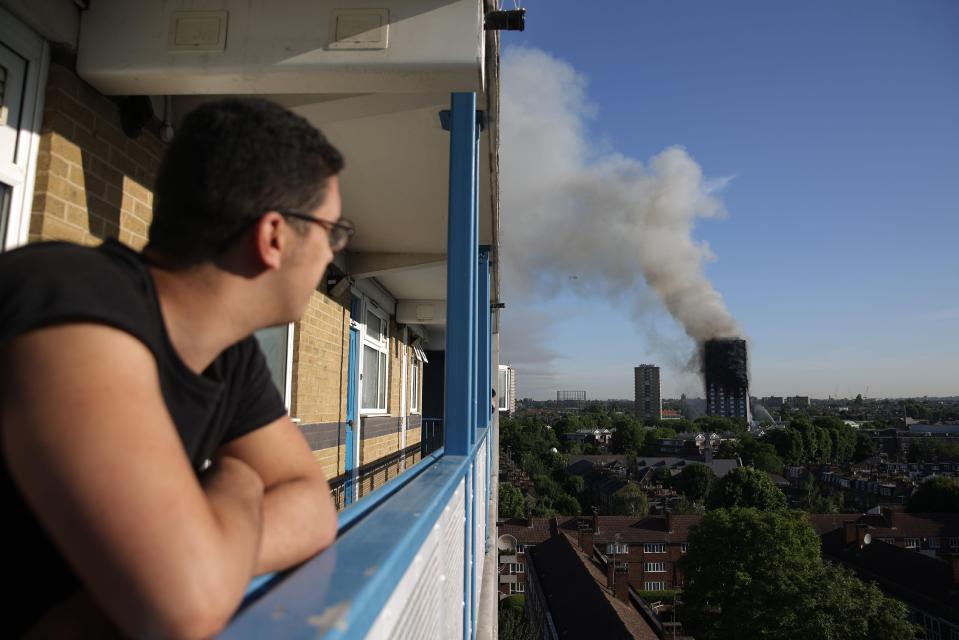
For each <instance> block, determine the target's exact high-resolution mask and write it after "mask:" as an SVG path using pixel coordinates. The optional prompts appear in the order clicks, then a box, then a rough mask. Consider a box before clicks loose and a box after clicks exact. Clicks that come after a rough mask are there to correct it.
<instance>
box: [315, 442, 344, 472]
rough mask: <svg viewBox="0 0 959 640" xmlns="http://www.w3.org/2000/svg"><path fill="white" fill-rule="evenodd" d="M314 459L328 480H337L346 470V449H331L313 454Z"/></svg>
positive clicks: (340, 447) (341, 447) (342, 447)
mask: <svg viewBox="0 0 959 640" xmlns="http://www.w3.org/2000/svg"><path fill="white" fill-rule="evenodd" d="M313 457H314V458H315V459H316V461H317V462H318V463H319V464H320V466H321V467H322V468H323V473H324V474H326V478H327V479H328V480H329V479H330V478H335V477H336V476H338V475H340V474H341V473H343V472H344V471H345V470H346V447H345V446H339V447H329V448H326V449H320V450H318V451H314V452H313Z"/></svg>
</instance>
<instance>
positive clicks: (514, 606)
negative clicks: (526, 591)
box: [499, 595, 536, 640]
mask: <svg viewBox="0 0 959 640" xmlns="http://www.w3.org/2000/svg"><path fill="white" fill-rule="evenodd" d="M525 607H526V598H524V597H523V596H522V595H513V596H509V597H508V598H503V599H502V600H500V601H499V638H500V640H536V634H535V633H534V632H533V629H532V628H531V627H530V624H529V622H528V621H527V620H526V617H525V615H524V613H523V610H524V608H525Z"/></svg>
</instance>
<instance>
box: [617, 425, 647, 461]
mask: <svg viewBox="0 0 959 640" xmlns="http://www.w3.org/2000/svg"><path fill="white" fill-rule="evenodd" d="M613 429H614V431H613V436H612V438H611V441H610V445H609V446H610V449H611V450H612V452H613V453H628V454H632V455H636V454H637V453H638V452H639V451H641V450H642V448H643V443H644V442H645V441H646V432H645V431H644V430H643V427H642V425H640V423H639V422H637V421H636V420H634V419H633V418H629V417H625V416H624V417H620V418H617V419H616V421H615V422H614V423H613Z"/></svg>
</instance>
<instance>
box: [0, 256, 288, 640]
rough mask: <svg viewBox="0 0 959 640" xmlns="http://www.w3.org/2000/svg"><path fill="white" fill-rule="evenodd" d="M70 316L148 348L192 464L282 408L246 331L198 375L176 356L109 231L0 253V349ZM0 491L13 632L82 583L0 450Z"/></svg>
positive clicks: (150, 292)
mask: <svg viewBox="0 0 959 640" xmlns="http://www.w3.org/2000/svg"><path fill="white" fill-rule="evenodd" d="M70 322H96V323H102V324H106V325H110V326H113V327H116V328H118V329H121V330H123V331H125V332H127V333H129V334H131V335H132V336H134V337H136V338H137V339H139V340H140V341H141V342H143V344H145V345H146V346H147V347H148V348H149V349H150V351H151V352H152V353H153V356H154V357H155V358H156V363H157V369H158V372H159V378H160V388H161V392H162V394H163V399H164V401H165V403H166V405H167V408H168V409H169V411H170V415H171V416H172V418H173V423H174V424H175V425H176V429H177V431H178V432H179V435H180V439H181V441H182V442H183V447H184V449H185V451H186V454H187V456H188V457H189V459H190V462H191V464H192V465H193V468H194V470H195V471H196V472H197V473H199V472H200V471H201V470H202V468H203V465H204V463H205V461H206V460H207V459H208V458H210V457H211V456H212V455H213V453H214V451H216V449H217V448H218V447H219V446H220V445H221V444H223V443H225V442H228V441H230V440H233V439H234V438H238V437H240V436H242V435H244V434H246V433H249V432H250V431H253V430H255V429H257V428H259V427H262V426H264V425H266V424H269V423H270V422H273V421H274V420H276V419H277V418H279V417H281V416H282V415H284V413H285V409H284V406H283V401H282V400H281V398H280V395H279V393H278V392H277V390H276V387H275V386H274V385H273V382H272V380H271V378H270V373H269V370H268V369H267V366H266V360H265V359H264V357H263V353H262V352H261V351H260V348H259V346H258V344H257V342H256V339H255V338H253V337H252V336H250V337H249V338H247V339H245V340H243V341H241V342H238V343H237V344H235V345H233V346H232V347H230V348H228V349H227V350H226V351H224V352H223V353H221V354H220V355H219V356H218V357H217V359H216V360H215V361H214V362H213V363H212V364H211V365H210V366H209V368H208V369H207V370H206V371H204V372H203V374H202V375H197V374H195V373H193V372H192V371H191V370H190V369H189V368H188V367H187V366H186V365H185V364H184V363H183V361H182V360H181V359H180V357H179V356H178V355H177V353H176V351H175V350H174V348H173V345H172V344H171V343H170V339H169V336H168V335H167V333H166V329H165V327H164V324H163V318H162V316H161V313H160V306H159V302H158V300H157V296H156V291H155V289H154V286H153V279H152V278H151V276H150V272H149V270H148V269H147V265H146V264H145V263H144V261H143V258H142V257H141V256H140V255H139V254H137V253H135V252H134V251H132V250H130V249H128V248H127V247H125V246H123V245H122V244H120V243H119V242H116V241H112V240H108V241H107V242H105V243H104V244H103V245H101V246H100V247H97V248H96V249H92V248H87V247H80V246H76V245H72V244H68V243H63V242H49V243H42V244H34V245H29V246H27V247H23V248H20V249H16V250H14V251H11V252H9V253H5V254H2V255H0V350H2V349H4V348H5V347H6V346H7V345H8V344H9V343H10V341H11V340H12V339H13V338H15V337H16V336H18V335H20V334H23V333H25V332H27V331H31V330H33V329H38V328H41V327H45V326H50V325H56V324H65V323H70ZM3 375H6V372H5V371H2V370H0V376H3ZM118 392H120V391H119V390H118ZM50 401H51V402H56V397H51V398H50ZM0 428H4V429H5V428H7V427H6V425H2V424H0ZM130 428H131V429H136V428H137V425H135V424H131V425H130ZM75 437H78V438H82V437H83V434H82V433H77V434H75ZM65 450H66V448H65ZM117 455H123V452H122V451H118V452H117ZM118 480H120V479H118ZM0 491H2V494H0V495H2V497H3V514H4V518H3V519H4V528H5V529H6V533H7V535H6V536H4V537H5V538H6V540H5V546H6V549H7V562H5V563H4V568H5V569H6V571H5V572H4V573H5V576H4V577H5V579H6V582H7V583H8V584H10V585H12V586H13V589H12V591H11V593H10V594H9V595H8V596H6V597H5V599H6V606H5V607H4V608H5V609H6V610H7V612H8V614H7V617H6V619H5V620H4V628H5V631H6V633H7V634H11V633H12V634H13V635H16V636H19V635H20V634H21V633H23V632H24V631H25V630H26V628H27V627H28V626H29V625H30V624H31V623H32V622H33V621H34V620H35V619H36V618H37V617H38V616H39V614H40V613H42V612H43V611H45V610H46V609H48V608H49V607H51V606H52V605H54V604H56V603H57V602H59V601H60V600H62V599H63V598H64V597H66V596H68V595H70V594H72V593H73V592H75V591H76V590H77V589H78V588H79V586H80V582H79V580H78V578H77V576H76V574H75V573H74V572H73V570H72V569H71V568H70V566H69V565H68V564H67V563H66V561H65V560H64V558H63V557H62V556H61V554H60V552H59V551H58V550H57V548H56V546H55V545H54V544H53V542H52V541H51V540H50V538H49V537H48V536H47V534H46V532H45V531H44V530H43V528H42V526H41V525H40V523H39V522H38V521H37V520H36V518H35V517H34V515H33V513H32V511H31V510H30V508H29V506H28V505H27V504H26V503H25V502H24V500H23V498H22V496H21V495H20V491H19V489H18V488H17V486H16V485H15V483H14V482H13V479H12V478H11V476H10V472H9V469H8V466H7V458H6V452H4V455H3V459H2V461H0ZM171 526H176V525H175V523H171ZM11 618H12V620H11ZM11 624H12V628H11Z"/></svg>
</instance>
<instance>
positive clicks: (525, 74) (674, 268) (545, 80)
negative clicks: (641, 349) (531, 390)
mask: <svg viewBox="0 0 959 640" xmlns="http://www.w3.org/2000/svg"><path fill="white" fill-rule="evenodd" d="M502 70H503V76H502V109H501V110H502V123H501V128H502V129H501V130H502V134H503V141H504V142H503V148H502V152H501V153H502V155H501V162H502V173H501V185H502V202H503V210H504V221H505V222H504V226H503V230H502V245H501V250H502V259H503V267H504V271H505V273H504V286H505V287H506V298H507V300H508V301H509V303H510V307H509V309H510V311H509V312H508V313H507V314H506V316H505V318H504V322H505V329H504V332H503V349H502V358H503V359H504V361H505V360H511V361H512V362H513V363H514V365H516V366H517V367H518V368H519V371H520V381H521V384H522V380H523V376H524V373H525V374H527V375H529V374H532V375H533V376H542V375H548V373H549V369H550V366H551V362H552V360H554V359H555V358H556V356H557V354H556V351H555V350H552V349H550V348H549V347H547V346H545V345H544V344H543V343H542V341H541V340H539V339H538V337H537V336H541V335H542V333H543V332H542V331H541V330H540V329H542V325H537V326H536V327H534V330H531V329H530V325H529V324H528V323H525V322H522V321H521V319H522V318H523V317H525V316H528V315H529V314H530V313H531V312H532V311H531V309H530V306H529V305H531V304H532V303H534V302H535V301H536V300H537V299H538V300H543V299H548V298H550V297H554V296H556V295H558V294H560V293H562V292H564V291H571V292H572V293H574V294H576V295H579V296H581V297H583V298H584V299H585V298H594V299H595V296H600V297H602V298H603V299H605V300H614V301H618V302H619V303H620V304H621V305H624V307H623V308H624V310H625V311H627V312H628V313H632V314H636V315H637V316H638V317H642V316H644V315H647V314H649V313H650V312H655V311H656V310H660V309H662V308H663V307H665V309H666V310H668V312H669V314H670V315H671V316H672V317H673V318H674V319H675V321H676V322H677V323H678V324H679V325H680V326H681V327H682V329H683V330H684V331H685V333H686V334H687V335H688V336H689V337H690V338H691V339H692V340H691V341H690V345H689V347H690V349H689V351H690V353H694V352H695V350H694V348H693V343H700V342H702V341H703V340H706V339H708V338H714V337H729V336H734V335H737V334H738V333H739V331H738V328H737V324H736V322H735V320H733V318H732V316H731V315H730V313H729V311H728V310H727V309H726V306H725V304H724V303H723V299H722V296H720V294H719V293H718V292H717V291H716V290H715V289H714V288H713V286H712V284H710V282H709V280H708V279H707V278H706V275H705V271H704V268H705V264H706V263H707V262H708V261H710V260H712V259H714V256H713V254H712V252H711V251H710V249H709V246H708V244H707V243H705V242H697V241H695V240H694V239H693V237H692V230H693V226H694V224H695V222H696V220H697V219H698V218H714V217H720V216H722V215H723V214H724V209H723V205H722V203H721V202H720V200H719V199H718V198H717V197H716V195H715V194H716V192H717V191H718V190H719V189H721V188H722V187H723V186H724V185H725V184H726V182H727V181H728V179H727V180H719V181H714V182H711V181H708V180H706V179H704V177H703V173H702V169H701V168H700V166H699V165H698V164H697V163H696V162H695V160H693V159H692V158H691V157H690V156H689V154H688V153H687V152H686V151H685V150H684V149H683V148H681V147H670V148H667V149H665V150H663V151H662V152H660V153H659V154H657V155H656V156H654V157H653V158H651V159H650V160H649V161H648V162H645V163H644V162H641V161H639V160H637V159H634V158H629V157H626V156H623V155H621V154H618V153H615V152H610V151H608V150H606V149H604V148H602V147H601V145H597V144H595V143H594V142H593V141H592V140H591V139H590V138H589V137H588V136H587V133H586V128H585V124H586V122H587V120H588V119H589V118H591V117H592V116H593V115H594V108H593V107H592V106H591V105H590V103H589V100H588V97H587V95H586V81H585V78H583V77H582V76H581V75H579V74H578V73H577V72H576V71H575V70H574V69H573V68H572V67H571V66H569V65H568V64H566V63H564V62H562V61H560V60H557V59H556V58H554V57H552V56H550V55H549V54H546V53H544V52H542V51H540V50H536V49H527V48H511V49H508V50H507V51H506V52H505V54H504V57H503V64H502ZM534 334H535V335H534ZM649 348H650V349H655V348H656V347H655V346H654V345H650V346H649ZM643 356H644V354H643V353H637V354H636V355H635V357H636V358H637V359H639V358H642V357H643ZM666 357H669V356H668V355H667V356H666ZM673 357H675V356H673ZM637 364H638V360H637ZM623 376H626V377H630V376H631V371H628V370H625V371H623ZM527 379H528V378H527ZM521 393H522V392H521Z"/></svg>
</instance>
